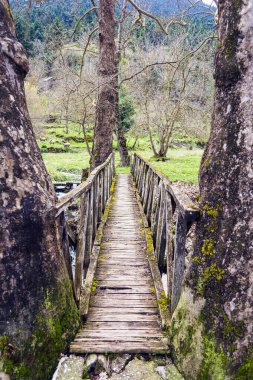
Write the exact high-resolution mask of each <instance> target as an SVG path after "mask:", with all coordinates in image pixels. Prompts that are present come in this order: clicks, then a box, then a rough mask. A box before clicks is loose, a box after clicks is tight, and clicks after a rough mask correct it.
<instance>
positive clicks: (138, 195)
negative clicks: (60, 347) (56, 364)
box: [57, 154, 199, 354]
mask: <svg viewBox="0 0 253 380" xmlns="http://www.w3.org/2000/svg"><path fill="white" fill-rule="evenodd" d="M77 202H80V222H79V228H78V231H77V232H75V231H73V229H72V228H71V227H70V226H69V224H68V222H67V221H66V217H65V212H66V210H67V209H68V208H69V207H70V206H71V205H72V204H73V203H77ZM191 203H192V202H191V201H190V199H189V198H188V197H187V196H186V195H183V194H181V193H180V192H179V191H178V190H177V189H176V188H174V187H173V186H172V185H171V184H170V183H169V181H168V180H167V179H166V178H164V177H163V176H162V175H161V174H160V173H158V172H156V170H155V169H154V168H152V167H151V166H150V165H149V164H147V163H146V162H145V161H144V160H143V159H142V158H141V157H140V156H138V155H137V154H135V155H134V161H133V165H132V175H124V174H121V175H119V176H117V177H116V178H115V170H114V156H113V155H111V156H110V157H109V158H108V159H107V161H106V162H105V163H104V164H103V165H101V166H100V167H98V168H96V169H95V170H94V171H93V172H92V173H91V175H90V177H89V178H88V179H87V181H86V182H84V183H82V184H81V185H80V186H78V187H77V188H75V189H73V190H72V191H70V192H69V193H68V194H67V195H66V196H64V197H62V198H61V200H60V202H59V203H58V205H57V218H58V222H59V225H60V231H61V234H62V235H61V236H62V243H63V246H64V251H65V258H66V262H67V266H68V271H69V275H70V277H71V279H72V283H73V291H74V294H75V298H76V301H77V303H78V305H79V308H80V313H81V315H82V317H83V321H84V325H83V328H82V330H81V331H80V332H79V333H78V334H77V336H76V338H75V340H74V342H73V343H72V344H71V348H70V351H71V352H72V353H75V354H83V353H91V352H92V353H166V352H168V338H167V337H166V334H165V331H166V330H167V327H169V325H170V317H171V314H172V313H173V311H174V310H175V308H176V306H177V303H178V301H179V298H180V293H181V286H182V280H183V275H184V262H185V241H186V236H187V232H188V230H189V228H190V227H191V225H192V224H193V223H194V221H196V219H197V218H198V216H199V212H198V211H197V210H196V209H195V208H194V207H192V205H191ZM69 245H72V246H73V247H74V248H75V250H76V258H75V265H74V270H73V263H72V262H71V257H70V254H69ZM164 270H165V271H167V280H168V281H167V283H168V289H167V294H168V296H167V297H166V294H165V291H164V289H163V285H162V280H161V274H160V272H161V271H164ZM73 272H74V275H73Z"/></svg>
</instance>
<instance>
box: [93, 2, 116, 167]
mask: <svg viewBox="0 0 253 380" xmlns="http://www.w3.org/2000/svg"><path fill="white" fill-rule="evenodd" d="M114 7H115V0H100V1H99V73H98V77H99V78H98V80H99V83H98V85H99V89H98V100H97V107H96V120H95V128H94V143H93V149H92V160H91V168H92V169H94V168H95V167H97V166H99V165H101V164H102V163H103V162H104V161H105V160H106V159H107V158H108V157H109V155H110V154H111V153H112V150H113V146H112V142H113V130H114V126H115V102H116V93H115V87H116V66H115V52H116V46H115V40H114V38H115V26H116V23H115V20H114Z"/></svg>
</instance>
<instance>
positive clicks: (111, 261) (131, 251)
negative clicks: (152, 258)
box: [70, 174, 168, 354]
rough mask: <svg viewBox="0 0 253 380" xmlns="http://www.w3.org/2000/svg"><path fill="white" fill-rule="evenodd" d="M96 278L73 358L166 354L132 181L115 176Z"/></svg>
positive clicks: (126, 176) (164, 339) (130, 178)
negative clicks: (97, 354)
mask: <svg viewBox="0 0 253 380" xmlns="http://www.w3.org/2000/svg"><path fill="white" fill-rule="evenodd" d="M114 198H115V199H114V201H113V202H112V206H111V209H110V212H109V217H108V220H107V223H106V225H105V228H104V234H103V239H102V244H101V249H100V253H99V258H98V264H97V268H96V273H95V281H96V291H95V292H94V293H93V294H92V296H91V306H90V308H89V312H88V318H87V321H86V324H85V325H84V327H83V329H82V330H81V332H79V334H78V335H77V336H76V338H75V340H74V342H73V343H72V345H71V349H70V351H71V353H75V354H78V353H79V354H82V353H167V352H168V340H167V338H166V337H165V336H164V333H163V331H162V328H161V323H160V320H159V314H158V308H157V302H156V296H155V294H154V282H153V279H152V275H151V272H150V267H149V263H148V259H147V254H146V239H145V234H143V233H142V222H141V220H142V219H141V213H140V209H139V206H138V203H137V199H136V196H135V189H134V188H133V185H132V177H131V176H130V175H124V174H122V175H119V176H118V179H117V182H116V188H115V194H114Z"/></svg>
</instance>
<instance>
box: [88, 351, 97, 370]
mask: <svg viewBox="0 0 253 380" xmlns="http://www.w3.org/2000/svg"><path fill="white" fill-rule="evenodd" d="M97 360H98V357H97V355H96V354H90V355H89V356H88V357H87V359H86V366H87V371H88V372H91V371H92V369H93V368H95V366H96V363H97Z"/></svg>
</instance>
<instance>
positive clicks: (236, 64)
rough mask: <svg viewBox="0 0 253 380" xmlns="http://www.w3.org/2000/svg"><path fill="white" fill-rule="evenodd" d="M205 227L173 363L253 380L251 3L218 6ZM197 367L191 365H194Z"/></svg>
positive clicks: (205, 163) (203, 174) (204, 174)
mask: <svg viewBox="0 0 253 380" xmlns="http://www.w3.org/2000/svg"><path fill="white" fill-rule="evenodd" d="M218 6H219V9H218V12H219V30H218V32H219V48H218V51H217V54H216V60H215V103H214V112H213V119H212V130H211V136H210V140H209V142H208V145H207V147H206V150H205V154H204V157H203V160H202V164H201V171H200V205H201V220H200V221H199V223H198V225H197V240H196V247H195V252H194V255H193V258H192V260H191V263H190V264H189V266H188V267H187V277H186V281H185V288H184V291H183V293H182V296H181V299H180V302H179V305H178V308H177V310H176V312H175V314H174V316H173V323H172V344H173V347H174V357H175V360H176V361H177V363H178V366H179V367H180V368H181V370H182V371H183V373H184V374H185V376H186V378H189V379H192V378H194V379H198V378H199V379H225V377H226V376H229V378H230V377H231V378H235V379H250V378H252V376H253V318H252V315H253V297H252V293H253V278H252V273H253V219H252V217H253V214H252V206H253V205H252V199H253V198H252V189H253V154H252V152H253V112H252V110H253V92H252V83H253V69H252V67H253V58H252V51H253V28H252V25H253V3H252V1H251V0H246V1H238V0H222V1H221V0H220V1H218ZM190 362H191V365H190V366H189V363H190Z"/></svg>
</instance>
